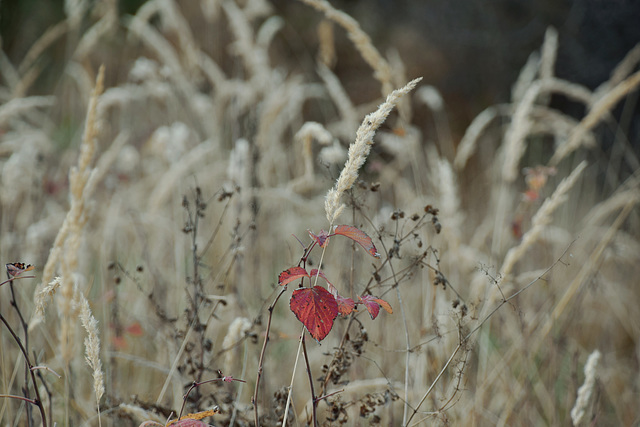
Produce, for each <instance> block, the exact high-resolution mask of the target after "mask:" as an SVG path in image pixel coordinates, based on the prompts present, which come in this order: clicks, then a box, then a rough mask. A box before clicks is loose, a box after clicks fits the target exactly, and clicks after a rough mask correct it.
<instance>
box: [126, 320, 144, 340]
mask: <svg viewBox="0 0 640 427" xmlns="http://www.w3.org/2000/svg"><path fill="white" fill-rule="evenodd" d="M125 331H127V332H128V333H129V334H131V335H133V336H134V337H141V336H142V335H144V330H143V329H142V326H140V323H138V322H134V323H132V324H131V325H129V326H127V327H126V328H125Z"/></svg>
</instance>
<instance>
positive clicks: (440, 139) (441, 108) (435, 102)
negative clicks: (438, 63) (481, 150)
mask: <svg viewBox="0 0 640 427" xmlns="http://www.w3.org/2000/svg"><path fill="white" fill-rule="evenodd" d="M415 96H416V98H417V99H419V100H420V101H422V102H424V104H425V105H426V106H427V107H428V108H429V109H430V110H431V113H432V114H433V121H434V122H435V127H436V135H437V139H436V140H437V144H438V148H439V149H440V154H441V155H442V156H444V157H445V158H446V159H447V160H449V161H453V159H454V157H455V145H454V143H453V138H452V137H451V128H450V127H449V119H448V118H447V112H446V109H445V105H444V99H443V98H442V95H440V92H439V91H438V89H436V88H435V87H434V86H429V85H425V86H422V87H421V88H420V89H418V90H417V91H416V95H415Z"/></svg>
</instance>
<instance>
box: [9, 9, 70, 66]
mask: <svg viewBox="0 0 640 427" xmlns="http://www.w3.org/2000/svg"><path fill="white" fill-rule="evenodd" d="M68 30H69V22H68V21H67V20H63V21H60V22H58V23H57V24H55V25H53V26H51V27H49V28H47V29H46V31H45V32H44V33H43V34H42V35H41V36H40V37H39V38H38V40H36V41H35V42H34V43H33V44H32V45H31V46H30V47H29V50H28V51H27V53H26V54H25V55H24V57H23V58H22V62H20V65H19V66H18V72H19V74H21V75H24V73H26V72H27V70H28V69H30V68H31V67H32V66H33V64H35V62H36V61H37V60H38V58H40V56H41V55H42V53H43V52H44V51H46V50H47V49H48V48H49V47H50V46H51V45H52V44H53V43H54V42H55V41H56V40H58V39H59V38H60V37H62V36H63V35H64V34H65V33H66V32H67V31H68ZM3 76H4V73H3Z"/></svg>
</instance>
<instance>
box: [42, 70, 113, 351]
mask: <svg viewBox="0 0 640 427" xmlns="http://www.w3.org/2000/svg"><path fill="white" fill-rule="evenodd" d="M103 83H104V66H101V67H100V70H99V72H98V76H97V78H96V87H95V89H94V92H93V94H92V96H91V98H90V100H89V107H88V110H87V118H86V121H85V129H84V135H83V139H82V143H81V145H80V156H79V158H78V165H77V166H75V167H72V168H71V170H70V171H69V188H70V200H71V206H70V208H69V211H68V212H67V216H66V217H65V220H64V222H63V224H62V226H61V228H60V231H59V232H58V235H57V236H56V239H55V241H54V244H53V247H52V248H51V250H50V253H49V257H48V259H47V262H46V264H45V266H44V271H43V273H42V282H41V285H40V286H39V287H38V288H36V290H35V293H36V294H38V293H39V292H40V290H41V289H42V288H44V287H46V286H47V284H49V283H50V282H51V281H52V280H53V277H54V272H55V268H56V266H57V265H60V268H61V273H62V274H61V277H62V282H61V286H60V292H59V293H58V294H59V295H60V298H59V299H58V315H59V316H60V318H61V319H62V322H61V325H60V334H59V339H60V355H61V357H62V359H63V360H64V361H65V363H69V362H70V360H71V356H72V353H73V352H72V347H73V344H74V340H73V338H74V328H73V327H72V325H71V322H72V320H73V319H74V318H75V316H76V315H77V313H75V311H74V310H73V309H72V301H73V297H74V281H75V279H72V276H73V274H74V273H75V272H77V271H78V257H79V255H80V254H79V249H80V245H81V240H82V231H83V228H84V225H85V224H86V222H87V221H88V216H87V211H86V206H87V202H88V200H89V199H88V198H89V197H90V194H88V193H87V192H85V191H84V190H85V188H86V185H87V182H88V181H89V178H90V176H91V173H92V171H93V169H92V165H91V164H92V161H93V157H94V153H95V150H96V145H97V141H96V137H97V127H98V124H97V123H96V111H97V104H98V99H99V96H100V94H101V93H102V91H103ZM36 317H40V318H41V316H38V315H37V314H36ZM34 321H35V322H36V323H37V322H38V320H37V319H36V320H34Z"/></svg>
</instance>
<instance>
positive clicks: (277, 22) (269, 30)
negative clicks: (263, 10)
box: [256, 16, 285, 51]
mask: <svg viewBox="0 0 640 427" xmlns="http://www.w3.org/2000/svg"><path fill="white" fill-rule="evenodd" d="M284 24H285V23H284V19H282V18H281V17H279V16H271V17H269V18H267V19H266V20H265V21H264V23H263V24H262V25H261V26H260V28H259V29H258V33H257V34H256V45H258V46H260V47H261V48H262V49H264V50H265V51H268V49H269V46H270V45H271V42H272V41H273V39H274V38H275V36H276V34H278V32H279V31H280V30H281V29H282V28H283V27H284Z"/></svg>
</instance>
